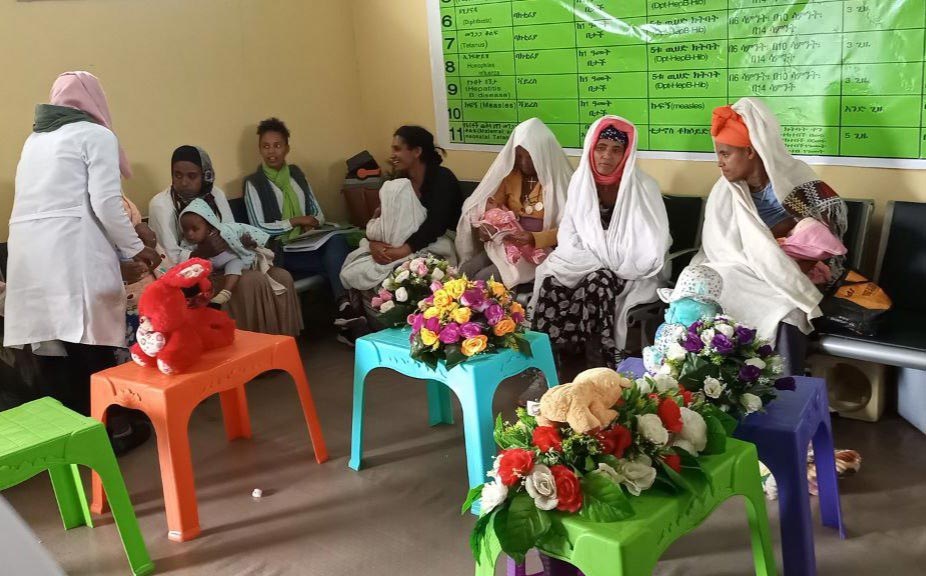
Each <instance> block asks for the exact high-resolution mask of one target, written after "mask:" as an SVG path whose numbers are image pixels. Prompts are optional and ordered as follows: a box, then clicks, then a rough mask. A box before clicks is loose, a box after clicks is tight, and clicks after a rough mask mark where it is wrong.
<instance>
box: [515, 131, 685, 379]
mask: <svg viewBox="0 0 926 576" xmlns="http://www.w3.org/2000/svg"><path fill="white" fill-rule="evenodd" d="M636 158H637V129H636V127H635V126H634V125H633V124H631V123H630V122H628V121H627V120H625V119H623V118H620V117H618V116H605V117H604V118H601V119H600V120H598V121H597V122H595V123H594V124H592V126H591V127H590V128H589V130H588V133H587V134H586V136H585V149H584V150H583V153H582V158H581V160H580V162H579V168H578V169H577V170H576V172H575V174H574V175H573V177H572V180H570V182H569V191H568V193H567V196H566V208H565V210H564V212H563V217H562V221H561V223H560V228H559V233H558V235H557V242H558V245H557V248H556V250H554V251H553V253H552V254H550V256H549V257H548V258H547V259H546V260H545V261H544V262H543V263H542V264H540V266H539V267H538V268H537V272H536V280H535V283H534V298H533V300H532V304H533V305H534V316H533V323H534V329H535V330H539V331H542V332H546V333H547V334H549V335H550V339H551V341H552V342H553V345H554V347H556V348H557V349H558V351H559V352H561V353H562V352H567V353H568V352H572V353H578V354H579V355H580V356H581V358H580V360H581V361H582V363H583V364H585V366H602V365H606V366H608V367H611V368H614V367H615V366H616V365H617V364H618V363H619V362H620V360H621V359H622V354H623V352H622V351H623V349H624V347H625V344H626V339H627V312H628V311H629V310H630V309H631V308H632V307H633V306H636V305H637V304H642V303H645V302H651V301H653V300H655V299H656V288H657V287H659V285H660V283H661V282H662V277H661V274H660V273H661V272H662V269H663V264H664V262H665V255H666V251H667V250H668V248H669V245H670V244H671V238H670V237H669V220H668V217H667V215H666V209H665V205H664V204H663V201H662V196H661V195H660V192H659V185H658V184H656V181H655V180H653V179H652V178H651V177H650V176H648V175H647V174H646V173H644V172H643V171H642V170H640V169H639V168H637V166H636Z"/></svg>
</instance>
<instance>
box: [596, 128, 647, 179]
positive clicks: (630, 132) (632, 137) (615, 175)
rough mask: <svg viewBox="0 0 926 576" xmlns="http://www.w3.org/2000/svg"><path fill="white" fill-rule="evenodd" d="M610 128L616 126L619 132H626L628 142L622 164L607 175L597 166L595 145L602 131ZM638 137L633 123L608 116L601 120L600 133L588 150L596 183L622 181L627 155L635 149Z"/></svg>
mask: <svg viewBox="0 0 926 576" xmlns="http://www.w3.org/2000/svg"><path fill="white" fill-rule="evenodd" d="M608 128H615V129H617V130H618V131H619V132H623V133H624V134H626V135H627V142H625V143H624V144H625V148H624V157H623V158H621V161H620V164H618V165H617V168H615V169H614V172H611V173H610V174H608V175H607V176H605V175H604V174H599V173H598V170H597V169H596V168H595V145H596V144H597V143H598V140H600V139H601V133H602V132H604V131H605V130H607V129H608ZM636 139H637V129H636V127H635V126H634V125H633V124H631V123H629V122H624V121H621V120H617V119H615V118H606V119H604V120H602V121H601V123H600V124H599V125H598V133H597V134H596V135H595V139H594V140H593V141H592V142H593V143H592V149H591V150H589V151H588V159H589V166H591V168H592V175H593V176H594V178H595V183H596V184H603V185H610V184H617V183H619V182H620V181H621V178H623V176H624V166H626V165H627V157H628V156H629V155H630V151H631V150H633V149H634V146H636Z"/></svg>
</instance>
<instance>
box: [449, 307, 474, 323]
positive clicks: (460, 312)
mask: <svg viewBox="0 0 926 576" xmlns="http://www.w3.org/2000/svg"><path fill="white" fill-rule="evenodd" d="M472 316H473V311H472V310H470V309H469V308H467V307H465V306H463V307H460V308H457V309H456V310H454V311H453V314H451V317H452V318H453V321H454V322H456V323H457V324H466V323H467V322H469V319H470V318H472Z"/></svg>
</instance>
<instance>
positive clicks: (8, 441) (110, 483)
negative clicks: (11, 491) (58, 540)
mask: <svg viewBox="0 0 926 576" xmlns="http://www.w3.org/2000/svg"><path fill="white" fill-rule="evenodd" d="M78 464H80V465H82V466H87V467H89V468H92V469H93V470H95V471H96V472H97V473H98V474H99V475H100V478H102V480H103V487H104V489H105V490H106V494H107V496H108V497H109V503H110V508H111V509H112V513H113V519H114V520H115V521H116V527H117V528H118V529H119V535H120V536H121V537H122V546H123V548H125V554H126V556H128V558H129V564H130V565H131V566H132V572H134V573H135V574H136V576H142V575H144V574H150V573H152V572H154V563H153V562H151V557H150V556H149V555H148V550H147V549H146V548H145V541H144V540H143V539H142V536H141V530H139V528H138V520H136V518H135V511H134V510H133V509H132V502H131V501H130V500H129V493H128V491H127V490H126V489H125V482H124V481H123V480H122V473H121V472H120V471H119V465H118V464H116V456H115V455H114V454H113V449H112V446H111V445H110V443H109V437H108V436H107V434H106V428H105V427H104V426H103V424H102V423H100V422H98V421H97V420H94V419H92V418H88V417H86V416H81V415H80V414H78V413H76V412H74V411H72V410H69V409H67V408H65V407H64V406H62V405H61V403H60V402H58V401H57V400H54V399H52V398H41V399H39V400H35V401H33V402H29V403H27V404H23V405H22V406H17V407H16V408H13V409H11V410H7V411H5V412H0V490H5V489H6V488H9V487H10V486H15V485H16V484H19V483H20V482H23V481H24V480H28V479H29V478H32V477H33V476H35V475H36V474H38V473H40V472H42V471H43V470H48V475H49V476H51V485H52V487H53V488H54V490H55V498H56V499H57V500H58V509H59V510H60V511H61V520H63V521H64V528H65V530H70V529H71V528H74V527H76V526H91V527H92V526H93V523H92V521H91V520H90V508H89V507H88V506H87V496H86V494H84V486H83V483H82V482H81V480H80V473H79V471H78V469H77V465H78Z"/></svg>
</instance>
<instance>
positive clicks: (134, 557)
mask: <svg viewBox="0 0 926 576" xmlns="http://www.w3.org/2000/svg"><path fill="white" fill-rule="evenodd" d="M97 430H98V432H96V436H97V437H96V438H94V441H93V442H92V447H93V450H92V451H90V450H88V452H90V453H89V454H87V455H85V458H87V459H88V461H89V465H90V466H91V467H92V468H93V469H94V471H96V472H97V473H98V474H99V476H100V478H101V479H102V483H103V487H104V488H105V490H106V493H107V494H108V495H109V503H110V508H112V513H113V520H115V522H116V528H118V530H119V536H120V538H122V547H123V549H125V555H126V557H127V558H128V560H129V565H130V566H131V567H132V572H133V573H134V574H135V576H144V575H146V574H151V573H152V572H154V563H153V562H152V561H151V556H149V555H148V549H147V548H146V547H145V540H144V538H142V535H141V529H140V528H139V527H138V519H137V518H136V517H135V510H134V509H133V508H132V502H131V500H130V499H129V492H128V490H127V489H126V487H125V481H124V480H123V478H122V473H121V472H120V471H119V465H118V464H117V463H116V456H115V455H114V454H113V451H112V449H111V448H110V445H109V438H108V437H107V435H106V431H105V429H103V428H98V429H97Z"/></svg>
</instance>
